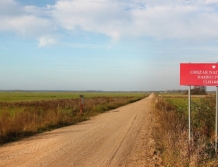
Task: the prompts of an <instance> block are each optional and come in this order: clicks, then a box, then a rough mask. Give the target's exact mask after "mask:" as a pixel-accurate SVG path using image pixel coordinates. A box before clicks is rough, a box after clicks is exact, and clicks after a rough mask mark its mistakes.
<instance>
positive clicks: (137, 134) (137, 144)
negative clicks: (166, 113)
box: [0, 94, 154, 167]
mask: <svg viewBox="0 0 218 167" xmlns="http://www.w3.org/2000/svg"><path fill="white" fill-rule="evenodd" d="M152 99H153V94H152V95H150V96H149V97H147V98H145V99H143V100H140V101H137V102H135V103H132V104H129V105H126V106H123V107H120V108H117V109H114V110H111V111H108V112H106V113H103V114H101V115H98V116H95V117H93V118H91V119H90V120H88V121H85V122H82V123H80V124H77V125H73V126H68V127H65V128H60V129H56V130H53V131H50V132H46V133H42V134H38V135H36V136H33V137H29V138H26V139H24V140H21V141H18V142H14V143H9V144H5V145H3V146H1V147H0V166H1V167H3V166H4V167H7V166H8V167H9V166H10V167H15V166H16V167H17V166H26V167H30V166H31V167H34V166H41V167H43V166H53V167H56V166H57V167H59V166H66V167H68V166H76V167H86V166H87V167H91V166H94V167H96V166H102V167H107V166H110V167H117V166H125V167H126V166H129V167H133V166H137V167H140V166H154V165H152V163H154V162H152V160H153V153H154V147H153V144H154V143H153V140H152V138H151V133H152V128H153V121H154V120H153V117H152Z"/></svg>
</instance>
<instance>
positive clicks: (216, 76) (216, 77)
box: [180, 63, 218, 86]
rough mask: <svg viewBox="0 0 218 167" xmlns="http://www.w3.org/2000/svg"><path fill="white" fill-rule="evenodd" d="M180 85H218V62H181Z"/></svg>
mask: <svg viewBox="0 0 218 167" xmlns="http://www.w3.org/2000/svg"><path fill="white" fill-rule="evenodd" d="M180 85H190V86H218V63H207V64H205V63H198V64H197V63H181V64H180Z"/></svg>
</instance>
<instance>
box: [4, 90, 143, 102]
mask: <svg viewBox="0 0 218 167" xmlns="http://www.w3.org/2000/svg"><path fill="white" fill-rule="evenodd" d="M81 94H82V95H84V97H85V98H89V97H121V96H133V97H142V96H144V95H146V94H145V93H142V92H140V93H138V92H0V102H20V101H38V100H52V99H68V98H69V99H70V98H79V95H81Z"/></svg>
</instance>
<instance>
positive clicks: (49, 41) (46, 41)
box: [38, 36, 57, 47]
mask: <svg viewBox="0 0 218 167" xmlns="http://www.w3.org/2000/svg"><path fill="white" fill-rule="evenodd" d="M38 40H39V47H45V46H48V45H54V44H55V43H56V42H57V40H56V39H55V38H53V37H48V36H47V37H46V36H43V37H40V38H39V39H38Z"/></svg>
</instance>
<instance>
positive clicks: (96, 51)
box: [0, 0, 218, 91]
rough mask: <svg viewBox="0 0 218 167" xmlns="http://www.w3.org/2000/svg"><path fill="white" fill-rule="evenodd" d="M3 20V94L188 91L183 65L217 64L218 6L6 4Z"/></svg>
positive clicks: (158, 1)
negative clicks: (181, 75) (181, 77)
mask: <svg viewBox="0 0 218 167" xmlns="http://www.w3.org/2000/svg"><path fill="white" fill-rule="evenodd" d="M0 20H1V24H0V80H1V82H0V83H1V84H0V90H8V89H24V90H104V91H149V90H167V89H170V90H171V89H186V87H184V86H180V85H179V64H180V63H185V62H193V63H202V62H203V63H211V62H217V61H218V31H217V27H218V0H165V1H162V0H4V1H3V0H1V1H0ZM208 89H213V88H208Z"/></svg>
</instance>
